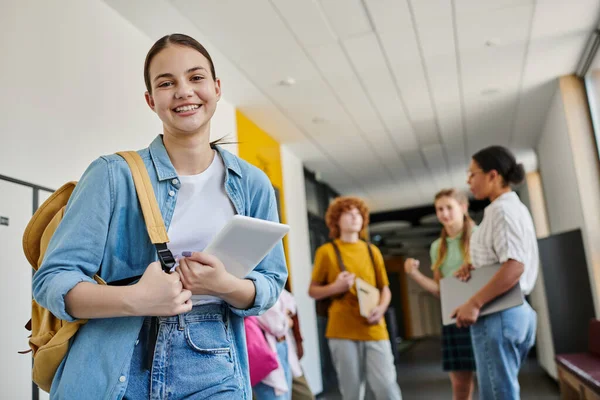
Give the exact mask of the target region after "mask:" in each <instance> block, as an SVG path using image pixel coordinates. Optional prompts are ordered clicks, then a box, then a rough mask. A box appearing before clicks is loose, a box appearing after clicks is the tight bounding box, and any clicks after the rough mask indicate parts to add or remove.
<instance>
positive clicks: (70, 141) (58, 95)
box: [0, 0, 236, 188]
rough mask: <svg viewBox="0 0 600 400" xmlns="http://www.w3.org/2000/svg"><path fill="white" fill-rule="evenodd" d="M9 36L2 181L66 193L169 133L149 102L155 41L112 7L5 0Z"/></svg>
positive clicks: (230, 115)
mask: <svg viewBox="0 0 600 400" xmlns="http://www.w3.org/2000/svg"><path fill="white" fill-rule="evenodd" d="M0 33H1V34H0V54H2V60H3V62H2V63H0V74H1V75H2V76H3V77H5V80H4V85H3V88H2V91H0V137H1V138H2V144H1V148H2V156H1V157H0V174H2V175H8V176H11V177H15V178H19V179H22V180H25V181H30V182H34V183H38V184H41V185H44V186H50V187H53V188H57V187H58V186H60V185H61V184H62V183H63V182H64V181H66V180H71V179H78V178H79V177H80V175H81V173H82V172H83V171H84V169H85V168H86V167H87V165H88V164H89V163H90V162H91V161H93V160H94V159H95V158H96V157H98V156H99V155H101V154H108V153H112V152H115V151H118V150H126V149H139V148H142V147H146V146H147V145H148V144H149V143H150V142H151V141H152V139H154V137H155V136H156V135H157V134H158V133H160V132H161V123H160V120H159V119H158V117H156V115H154V113H153V112H152V111H151V110H150V109H149V108H148V106H147V105H146V103H145V100H144V91H145V87H144V81H143V75H142V68H143V63H144V58H145V56H146V52H147V51H148V50H149V49H150V47H151V46H152V44H153V41H152V40H151V39H150V38H149V37H147V36H146V35H145V34H143V33H142V32H140V31H139V30H137V29H136V28H135V27H133V26H132V25H131V24H130V23H129V22H128V21H126V20H125V19H124V18H123V17H121V16H120V15H119V14H118V13H117V12H115V11H114V10H113V9H112V8H110V7H109V6H107V5H106V4H105V3H103V2H101V1H93V0H92V1H84V2H82V1H76V0H59V1H54V2H40V1H35V0H23V1H21V0H8V1H3V2H2V12H1V13H0ZM217 110H218V111H217V116H216V117H215V118H214V120H213V121H214V122H213V127H212V131H213V136H214V137H219V136H222V135H224V134H232V135H233V137H234V138H235V133H236V130H235V110H234V108H233V106H232V105H231V104H229V103H228V102H227V101H226V100H225V99H223V100H221V102H220V103H219V106H218V108H217Z"/></svg>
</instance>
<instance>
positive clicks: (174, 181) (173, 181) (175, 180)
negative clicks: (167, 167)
mask: <svg viewBox="0 0 600 400" xmlns="http://www.w3.org/2000/svg"><path fill="white" fill-rule="evenodd" d="M171 183H173V185H177V184H178V183H179V179H173V180H172V181H171Z"/></svg>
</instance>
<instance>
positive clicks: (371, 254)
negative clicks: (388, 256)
mask: <svg viewBox="0 0 600 400" xmlns="http://www.w3.org/2000/svg"><path fill="white" fill-rule="evenodd" d="M364 242H365V243H366V244H367V249H368V250H369V257H370V258H371V264H372V265H373V271H375V281H377V269H376V268H375V256H374V255H373V249H372V248H371V243H370V242H368V241H366V240H365V241H364ZM377 283H379V282H377Z"/></svg>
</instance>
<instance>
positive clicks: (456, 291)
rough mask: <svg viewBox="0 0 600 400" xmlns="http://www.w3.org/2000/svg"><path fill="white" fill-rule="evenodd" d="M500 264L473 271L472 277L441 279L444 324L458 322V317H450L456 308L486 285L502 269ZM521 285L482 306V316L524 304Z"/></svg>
mask: <svg viewBox="0 0 600 400" xmlns="http://www.w3.org/2000/svg"><path fill="white" fill-rule="evenodd" d="M500 266H501V265H500V264H495V265H491V266H488V267H481V268H478V269H476V270H474V271H471V279H469V280H468V281H467V282H462V281H459V280H458V279H457V278H456V277H454V276H448V277H445V278H444V279H442V280H441V281H440V298H441V301H442V321H443V324H444V325H452V324H455V323H456V318H450V317H451V315H452V313H453V312H454V310H456V309H457V308H458V307H460V306H462V305H463V304H465V303H466V302H467V301H468V300H469V299H470V298H471V297H473V295H474V294H475V293H477V291H479V289H481V288H482V287H484V286H485V285H486V284H487V283H488V282H489V281H490V279H492V277H493V276H494V274H496V272H498V269H500ZM523 301H524V300H523V293H522V292H521V285H519V284H517V285H515V287H513V288H512V289H511V290H509V291H508V292H506V293H504V294H503V295H501V296H498V297H496V298H495V299H494V300H492V301H490V302H489V303H488V304H486V305H484V306H483V307H482V308H481V312H480V314H479V315H480V316H484V315H488V314H493V313H497V312H498V311H503V310H506V309H508V308H512V307H516V306H520V305H521V304H523Z"/></svg>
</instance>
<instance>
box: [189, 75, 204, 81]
mask: <svg viewBox="0 0 600 400" xmlns="http://www.w3.org/2000/svg"><path fill="white" fill-rule="evenodd" d="M202 79H204V77H203V76H201V75H194V76H192V80H193V81H201V80H202Z"/></svg>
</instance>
